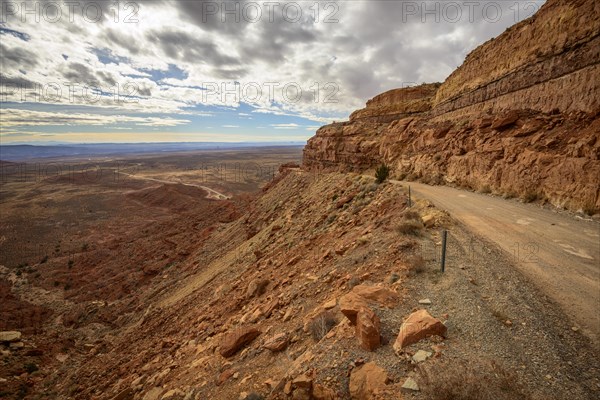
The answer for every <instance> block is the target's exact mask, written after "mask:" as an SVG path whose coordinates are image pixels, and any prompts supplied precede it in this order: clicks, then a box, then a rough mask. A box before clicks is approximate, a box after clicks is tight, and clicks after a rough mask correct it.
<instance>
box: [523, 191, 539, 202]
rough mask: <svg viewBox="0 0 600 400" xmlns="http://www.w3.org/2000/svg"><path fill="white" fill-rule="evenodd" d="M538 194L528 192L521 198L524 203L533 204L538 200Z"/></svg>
mask: <svg viewBox="0 0 600 400" xmlns="http://www.w3.org/2000/svg"><path fill="white" fill-rule="evenodd" d="M538 197H539V196H538V194H537V193H536V192H534V191H531V190H528V191H526V192H525V193H523V195H522V196H521V200H522V201H523V203H531V202H534V201H536V200H537V199H538Z"/></svg>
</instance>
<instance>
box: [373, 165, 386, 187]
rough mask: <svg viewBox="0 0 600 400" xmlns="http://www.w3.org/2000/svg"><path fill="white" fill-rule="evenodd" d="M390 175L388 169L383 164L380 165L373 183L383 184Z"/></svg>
mask: <svg viewBox="0 0 600 400" xmlns="http://www.w3.org/2000/svg"><path fill="white" fill-rule="evenodd" d="M389 175H390V167H388V166H387V165H385V164H381V165H380V166H379V167H378V168H377V170H376V171H375V182H377V183H383V182H384V181H385V180H386V179H387V177H388V176H389Z"/></svg>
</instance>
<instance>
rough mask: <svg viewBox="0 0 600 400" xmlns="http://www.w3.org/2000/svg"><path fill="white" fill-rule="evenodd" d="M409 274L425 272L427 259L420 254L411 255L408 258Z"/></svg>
mask: <svg viewBox="0 0 600 400" xmlns="http://www.w3.org/2000/svg"><path fill="white" fill-rule="evenodd" d="M406 265H407V267H408V273H409V275H416V274H420V273H423V272H425V260H424V259H423V257H421V256H420V255H413V256H410V257H409V258H408V259H407V260H406Z"/></svg>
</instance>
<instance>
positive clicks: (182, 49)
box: [146, 29, 240, 66]
mask: <svg viewBox="0 0 600 400" xmlns="http://www.w3.org/2000/svg"><path fill="white" fill-rule="evenodd" d="M146 39H147V40H148V41H150V42H153V43H155V44H156V45H158V46H159V47H160V48H161V49H162V51H163V52H164V53H165V55H167V56H168V57H170V58H171V59H175V60H180V61H187V62H199V63H205V64H209V65H214V66H235V65H239V64H240V60H238V59H237V58H236V57H233V56H229V55H226V54H223V53H221V52H220V51H219V49H218V48H217V46H216V45H215V43H213V42H211V41H208V40H204V39H199V38H197V37H195V36H192V35H190V34H189V33H187V32H185V31H179V30H173V29H166V30H162V31H157V30H154V31H151V32H148V33H147V34H146Z"/></svg>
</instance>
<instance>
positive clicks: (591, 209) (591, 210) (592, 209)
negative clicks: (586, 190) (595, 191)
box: [581, 201, 599, 216]
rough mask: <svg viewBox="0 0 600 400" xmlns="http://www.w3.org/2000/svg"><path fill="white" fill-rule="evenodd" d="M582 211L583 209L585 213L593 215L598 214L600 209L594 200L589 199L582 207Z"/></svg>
mask: <svg viewBox="0 0 600 400" xmlns="http://www.w3.org/2000/svg"><path fill="white" fill-rule="evenodd" d="M581 211H583V212H584V213H585V214H587V215H589V216H592V215H594V214H596V213H597V212H598V211H599V210H598V209H596V205H595V204H594V202H592V201H589V202H587V203H585V204H584V205H583V206H582V207H581Z"/></svg>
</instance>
